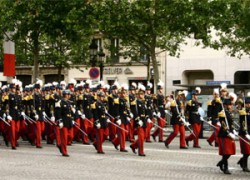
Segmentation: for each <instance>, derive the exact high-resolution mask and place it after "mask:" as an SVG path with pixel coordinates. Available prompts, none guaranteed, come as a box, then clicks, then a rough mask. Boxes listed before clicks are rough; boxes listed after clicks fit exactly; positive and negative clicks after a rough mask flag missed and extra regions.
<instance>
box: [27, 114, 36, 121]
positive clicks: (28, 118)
mask: <svg viewBox="0 0 250 180" xmlns="http://www.w3.org/2000/svg"><path fill="white" fill-rule="evenodd" d="M25 119H27V120H29V121H30V122H33V123H36V121H35V120H33V119H31V118H30V117H29V116H27V115H25Z"/></svg>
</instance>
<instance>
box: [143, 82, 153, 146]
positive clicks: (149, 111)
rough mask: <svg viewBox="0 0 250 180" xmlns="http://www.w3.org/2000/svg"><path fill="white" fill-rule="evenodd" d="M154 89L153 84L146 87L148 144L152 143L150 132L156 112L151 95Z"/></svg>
mask: <svg viewBox="0 0 250 180" xmlns="http://www.w3.org/2000/svg"><path fill="white" fill-rule="evenodd" d="M152 87H153V85H152V83H150V82H148V83H147V86H146V94H145V103H146V107H147V108H146V115H147V116H148V120H147V129H146V142H151V140H150V132H151V129H152V128H153V123H154V121H155V120H154V117H153V114H154V113H155V110H154V102H153V96H152V94H151V89H152Z"/></svg>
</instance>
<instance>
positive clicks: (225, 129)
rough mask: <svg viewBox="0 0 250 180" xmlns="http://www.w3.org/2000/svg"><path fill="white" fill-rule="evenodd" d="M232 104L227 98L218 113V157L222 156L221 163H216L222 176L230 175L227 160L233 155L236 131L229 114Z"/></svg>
mask: <svg viewBox="0 0 250 180" xmlns="http://www.w3.org/2000/svg"><path fill="white" fill-rule="evenodd" d="M231 110H232V102H231V100H230V99H229V98H228V99H227V98H224V100H223V110H222V111H221V112H219V115H218V116H219V121H220V123H221V127H220V130H219V133H218V143H219V155H221V156H222V159H221V161H219V162H218V164H217V166H218V167H220V170H221V171H223V172H224V174H231V172H229V170H228V159H229V157H230V156H231V155H234V154H235V151H236V146H235V134H237V133H236V131H235V130H234V127H233V118H232V114H231Z"/></svg>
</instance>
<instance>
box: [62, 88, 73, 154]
mask: <svg viewBox="0 0 250 180" xmlns="http://www.w3.org/2000/svg"><path fill="white" fill-rule="evenodd" d="M62 94H63V98H62V100H61V109H60V114H59V116H60V119H59V127H60V128H61V147H60V152H61V153H62V156H65V157H68V156H69V154H68V151H67V145H68V142H69V141H71V140H72V139H73V136H72V135H73V134H72V133H71V131H72V128H73V124H74V121H73V112H72V109H71V103H70V101H69V99H70V91H69V90H63V92H62Z"/></svg>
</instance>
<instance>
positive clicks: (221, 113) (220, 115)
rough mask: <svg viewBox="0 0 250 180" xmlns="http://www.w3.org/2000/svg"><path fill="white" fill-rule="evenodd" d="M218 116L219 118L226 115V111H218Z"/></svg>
mask: <svg viewBox="0 0 250 180" xmlns="http://www.w3.org/2000/svg"><path fill="white" fill-rule="evenodd" d="M218 117H219V118H220V117H226V115H225V112H224V111H221V112H219V113H218Z"/></svg>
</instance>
